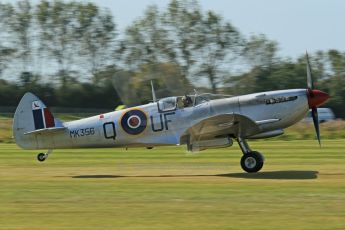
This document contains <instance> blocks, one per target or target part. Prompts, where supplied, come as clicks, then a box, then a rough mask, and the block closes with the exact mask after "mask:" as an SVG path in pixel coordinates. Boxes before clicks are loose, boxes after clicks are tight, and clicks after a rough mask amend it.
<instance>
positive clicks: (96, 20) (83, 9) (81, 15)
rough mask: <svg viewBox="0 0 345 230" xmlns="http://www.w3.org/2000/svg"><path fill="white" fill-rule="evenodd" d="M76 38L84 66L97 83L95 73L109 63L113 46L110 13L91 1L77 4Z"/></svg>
mask: <svg viewBox="0 0 345 230" xmlns="http://www.w3.org/2000/svg"><path fill="white" fill-rule="evenodd" d="M75 17H76V18H77V22H78V24H77V28H76V31H77V33H76V38H77V40H78V41H79V44H80V55H81V56H82V57H84V58H85V59H86V62H85V64H86V65H85V66H87V67H89V68H87V69H88V70H89V71H90V72H91V74H92V76H93V82H94V83H95V84H98V83H99V79H98V78H97V73H98V72H99V71H100V70H101V69H102V68H104V67H105V66H106V65H109V64H110V63H111V62H110V61H109V60H111V58H110V57H111V55H112V53H113V50H114V49H113V47H114V46H115V36H116V34H115V24H114V22H113V17H112V15H111V13H110V12H109V11H107V10H101V9H100V8H98V7H97V6H96V5H94V4H92V3H88V4H85V5H83V4H78V5H77V9H76V14H75Z"/></svg>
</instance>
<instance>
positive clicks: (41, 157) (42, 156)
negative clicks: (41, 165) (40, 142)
mask: <svg viewBox="0 0 345 230" xmlns="http://www.w3.org/2000/svg"><path fill="white" fill-rule="evenodd" d="M52 152H53V150H52V149H49V150H48V152H46V153H39V154H38V155H37V160H38V161H40V162H43V161H45V160H46V159H47V158H48V156H49V154H51V153H52Z"/></svg>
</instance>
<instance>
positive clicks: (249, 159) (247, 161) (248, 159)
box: [237, 137, 265, 173]
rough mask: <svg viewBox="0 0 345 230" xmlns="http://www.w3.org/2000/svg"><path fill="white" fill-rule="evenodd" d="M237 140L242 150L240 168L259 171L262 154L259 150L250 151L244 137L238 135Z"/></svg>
mask: <svg viewBox="0 0 345 230" xmlns="http://www.w3.org/2000/svg"><path fill="white" fill-rule="evenodd" d="M237 142H238V144H239V146H240V148H241V150H242V152H243V156H242V158H241V167H242V169H243V170H244V171H246V172H248V173H254V172H259V171H260V169H261V168H262V166H263V165H264V161H265V158H264V156H263V155H262V154H261V153H259V152H256V151H252V150H251V149H250V147H249V145H248V143H247V141H246V140H245V139H243V138H241V137H238V138H237Z"/></svg>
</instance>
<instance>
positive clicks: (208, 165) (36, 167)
mask: <svg viewBox="0 0 345 230" xmlns="http://www.w3.org/2000/svg"><path fill="white" fill-rule="evenodd" d="M251 146H252V148H253V149H256V150H259V151H261V152H263V153H265V157H266V162H265V166H264V168H263V170H262V172H261V173H258V174H246V173H242V170H241V169H240V166H239V159H240V156H241V153H240V150H239V148H238V147H237V146H234V147H232V148H228V149H218V150H207V151H204V152H201V153H198V154H189V153H186V152H185V149H184V148H180V147H173V148H172V147H171V148H155V149H152V150H146V149H129V150H128V151H126V150H123V149H98V150H95V149H86V150H56V151H55V152H54V153H53V154H52V155H51V156H50V157H49V159H48V160H47V161H46V162H44V163H39V162H37V161H36V159H35V158H36V154H37V152H36V151H24V150H20V149H18V148H17V147H16V146H15V145H13V144H0V229H4V230H5V229H6V230H10V229H30V230H31V229H35V230H36V229H45V230H49V229H85V230H88V229H90V230H91V229H92V230H94V229H157V230H164V229H198V230H203V229H345V221H344V220H345V154H344V149H345V140H342V139H340V140H325V141H324V142H323V148H322V149H320V148H318V144H317V142H316V141H262V142H259V141H255V142H252V143H251Z"/></svg>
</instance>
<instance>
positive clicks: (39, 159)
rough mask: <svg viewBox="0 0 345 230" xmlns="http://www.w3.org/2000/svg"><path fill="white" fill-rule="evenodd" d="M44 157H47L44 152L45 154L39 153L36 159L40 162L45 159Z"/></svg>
mask: <svg viewBox="0 0 345 230" xmlns="http://www.w3.org/2000/svg"><path fill="white" fill-rule="evenodd" d="M46 158H47V157H46V154H45V153H39V154H38V155H37V160H38V161H40V162H42V161H45V159H46Z"/></svg>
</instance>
